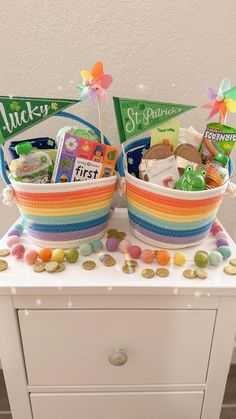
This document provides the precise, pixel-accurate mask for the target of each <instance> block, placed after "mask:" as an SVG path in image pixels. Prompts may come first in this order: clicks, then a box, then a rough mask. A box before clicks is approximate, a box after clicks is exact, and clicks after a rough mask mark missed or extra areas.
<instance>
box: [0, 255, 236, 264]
mask: <svg viewBox="0 0 236 419" xmlns="http://www.w3.org/2000/svg"><path fill="white" fill-rule="evenodd" d="M0 256H1V254H0ZM229 263H230V265H232V266H236V259H230V261H229Z"/></svg>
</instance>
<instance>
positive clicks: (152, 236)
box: [129, 220, 210, 245]
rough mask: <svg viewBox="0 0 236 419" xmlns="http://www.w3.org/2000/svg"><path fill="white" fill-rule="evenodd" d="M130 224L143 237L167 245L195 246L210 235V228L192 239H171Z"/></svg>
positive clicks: (131, 222)
mask: <svg viewBox="0 0 236 419" xmlns="http://www.w3.org/2000/svg"><path fill="white" fill-rule="evenodd" d="M129 223H130V225H131V227H132V228H133V229H134V230H136V231H138V232H139V233H140V234H142V235H143V236H146V237H149V238H150V239H152V240H156V241H158V242H163V243H167V244H178V245H179V244H189V243H192V244H193V245H194V243H197V242H200V241H201V240H203V239H204V238H205V237H206V236H207V235H208V233H209V231H210V228H209V230H208V231H204V232H203V233H201V234H198V235H196V236H190V237H170V236H163V235H161V234H157V233H153V232H151V231H150V230H146V229H145V228H143V227H140V226H139V225H137V224H135V223H134V222H133V221H131V220H129Z"/></svg>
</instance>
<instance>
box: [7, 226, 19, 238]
mask: <svg viewBox="0 0 236 419" xmlns="http://www.w3.org/2000/svg"><path fill="white" fill-rule="evenodd" d="M9 236H18V237H20V232H19V231H18V230H17V229H16V228H12V229H11V230H10V231H9V233H8V237H9Z"/></svg>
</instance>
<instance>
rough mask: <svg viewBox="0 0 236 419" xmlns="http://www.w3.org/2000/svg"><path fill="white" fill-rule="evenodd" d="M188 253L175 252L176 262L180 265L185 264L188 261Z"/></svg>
mask: <svg viewBox="0 0 236 419" xmlns="http://www.w3.org/2000/svg"><path fill="white" fill-rule="evenodd" d="M186 260H187V259H186V255H185V253H183V252H176V253H175V254H174V264H175V265H178V266H183V265H184V264H185V262H186Z"/></svg>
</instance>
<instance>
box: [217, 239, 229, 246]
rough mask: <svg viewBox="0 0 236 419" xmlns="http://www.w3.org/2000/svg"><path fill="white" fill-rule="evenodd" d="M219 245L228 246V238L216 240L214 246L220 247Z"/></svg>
mask: <svg viewBox="0 0 236 419" xmlns="http://www.w3.org/2000/svg"><path fill="white" fill-rule="evenodd" d="M221 246H229V242H228V240H226V239H218V240H216V247H221Z"/></svg>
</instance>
